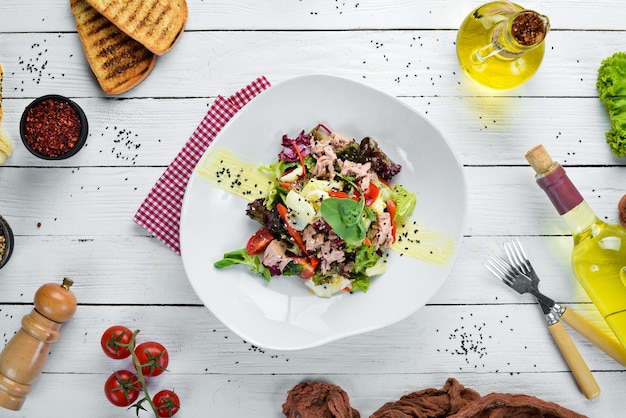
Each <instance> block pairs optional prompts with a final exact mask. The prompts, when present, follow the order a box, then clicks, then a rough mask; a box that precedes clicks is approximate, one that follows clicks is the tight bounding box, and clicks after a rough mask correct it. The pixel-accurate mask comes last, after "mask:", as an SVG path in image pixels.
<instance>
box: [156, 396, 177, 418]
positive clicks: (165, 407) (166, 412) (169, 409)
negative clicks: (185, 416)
mask: <svg viewBox="0 0 626 418" xmlns="http://www.w3.org/2000/svg"><path fill="white" fill-rule="evenodd" d="M152 402H153V403H154V406H156V408H157V413H158V414H159V418H166V417H172V416H174V415H175V414H176V413H177V412H178V410H179V409H180V399H179V397H178V395H177V394H176V393H174V392H173V391H171V390H162V391H160V392H157V394H156V395H154V397H153V398H152Z"/></svg>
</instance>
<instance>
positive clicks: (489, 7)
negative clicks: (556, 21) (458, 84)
mask: <svg viewBox="0 0 626 418" xmlns="http://www.w3.org/2000/svg"><path fill="white" fill-rule="evenodd" d="M549 28H550V23H549V20H548V18H547V17H546V16H544V15H541V14H539V13H537V12H535V11H532V10H527V9H524V8H523V7H521V6H519V5H517V4H515V3H511V2H508V1H495V2H491V3H487V4H484V5H482V6H480V7H478V8H476V9H474V11H472V12H471V13H470V14H469V15H468V16H467V17H466V18H465V20H464V21H463V23H462V24H461V27H460V28H459V31H458V34H457V39H456V49H457V56H458V59H459V63H460V64H461V68H463V71H464V72H465V73H466V74H467V75H468V76H469V77H470V78H472V79H474V80H475V81H477V82H478V83H480V84H482V85H483V86H486V87H490V88H493V89H510V88H514V87H517V86H519V85H521V84H523V83H525V82H526V81H528V79H530V78H531V77H532V76H533V75H534V74H535V72H536V71H537V69H538V68H539V66H540V65H541V61H542V60H543V55H544V50H545V44H544V42H543V41H544V39H545V37H546V35H547V33H548V31H549Z"/></svg>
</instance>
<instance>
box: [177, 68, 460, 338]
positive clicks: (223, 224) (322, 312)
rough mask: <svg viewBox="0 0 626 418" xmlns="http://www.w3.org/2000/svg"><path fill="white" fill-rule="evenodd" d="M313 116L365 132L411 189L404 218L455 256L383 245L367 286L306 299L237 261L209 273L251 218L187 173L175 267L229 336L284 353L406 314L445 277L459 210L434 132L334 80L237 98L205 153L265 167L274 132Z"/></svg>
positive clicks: (398, 106) (299, 286)
mask: <svg viewBox="0 0 626 418" xmlns="http://www.w3.org/2000/svg"><path fill="white" fill-rule="evenodd" d="M318 123H324V124H325V125H326V126H328V127H330V128H331V129H333V130H335V131H337V132H339V133H341V134H342V135H344V136H346V137H353V138H355V139H357V140H359V141H360V140H361V138H363V137H365V136H371V137H373V138H375V139H376V140H377V141H378V143H379V144H380V146H381V148H382V149H383V151H385V153H387V154H388V155H389V156H390V157H391V158H392V160H394V161H395V162H397V163H399V164H401V165H402V171H401V173H400V174H399V175H398V176H396V177H395V178H394V182H397V183H400V184H402V185H404V186H405V187H406V189H408V190H410V191H412V192H414V193H415V194H416V195H417V206H416V208H415V212H414V214H413V216H412V219H413V220H416V221H418V222H419V223H420V224H422V225H424V226H425V227H427V228H428V229H429V230H433V231H437V232H441V233H443V234H446V235H447V236H449V237H450V238H451V239H452V240H453V241H454V243H455V248H456V249H455V254H454V256H453V257H452V259H451V260H450V262H449V263H447V264H446V265H443V266H439V265H433V264H429V263H426V262H424V261H421V260H417V259H413V258H409V257H400V256H399V255H398V254H396V253H394V252H391V255H390V258H389V262H388V270H387V272H386V273H385V274H384V275H382V276H380V277H378V278H376V279H374V280H373V282H372V284H371V286H370V288H369V290H368V292H367V293H362V292H359V293H354V294H348V293H343V294H337V295H335V296H333V297H332V298H328V299H325V298H320V297H317V296H314V295H312V294H311V293H310V292H309V291H308V289H307V288H306V287H305V286H304V284H303V283H301V281H300V279H298V278H297V277H293V276H292V277H275V278H272V280H271V282H270V283H267V282H266V281H265V280H264V279H263V278H261V277H260V276H256V275H253V274H251V273H249V272H248V271H247V268H245V267H242V266H236V267H229V268H226V269H222V270H218V269H216V268H214V267H213V263H214V262H215V261H217V260H220V259H221V258H222V256H223V254H224V253H225V252H227V251H231V250H235V249H239V248H243V247H244V246H245V243H246V241H247V240H248V238H249V237H250V236H251V235H252V234H253V233H254V232H255V231H256V230H257V229H258V224H257V223H256V222H254V221H252V220H250V219H248V217H247V216H246V215H245V209H246V204H247V202H246V201H244V200H243V199H240V198H238V197H236V196H234V195H231V194H229V193H227V192H224V191H222V190H219V189H217V188H214V187H213V186H211V184H210V183H209V182H208V181H206V180H205V179H204V178H202V177H201V176H200V175H199V174H198V173H197V172H194V173H193V174H192V176H191V179H190V181H189V184H188V186H187V190H186V193H185V198H184V202H183V208H182V214H181V225H180V244H181V254H182V259H183V264H184V268H185V271H186V273H187V276H188V278H189V281H190V283H191V285H192V286H193V288H194V290H195V291H196V293H197V294H198V296H199V297H200V299H201V300H202V302H203V303H204V304H205V305H206V306H207V308H208V309H209V310H210V311H211V312H212V313H213V314H214V315H215V316H216V317H217V318H218V319H219V320H220V321H221V322H222V323H224V324H225V325H226V326H227V327H228V328H230V329H231V330H232V331H233V332H234V333H235V334H237V335H239V336H240V337H241V338H243V339H244V340H245V341H247V342H249V343H251V344H254V345H256V346H259V347H263V348H267V349H275V350H295V349H304V348H310V347H315V346H319V345H321V344H324V343H328V342H330V341H334V340H338V339H340V338H344V337H347V336H351V335H356V334H359V333H363V332H367V331H371V330H375V329H379V328H382V327H385V326H388V325H391V324H393V323H395V322H398V321H400V320H402V319H404V318H406V317H408V316H409V315H411V314H413V313H414V312H415V311H416V310H418V309H419V308H420V307H421V306H423V305H424V304H426V302H428V300H429V299H430V298H431V297H432V296H433V295H434V294H435V293H436V292H437V290H438V289H439V288H440V287H441V286H442V284H443V283H444V281H445V280H446V278H447V276H448V274H449V272H450V270H451V269H452V264H453V262H454V260H455V259H456V252H457V251H458V247H459V245H460V241H461V238H462V234H463V229H464V225H465V218H466V206H467V197H466V186H465V179H464V177H463V172H462V168H461V166H460V164H459V162H458V160H457V158H456V157H455V155H454V153H453V151H452V150H451V149H450V147H449V145H448V143H447V142H446V140H445V139H444V138H443V136H442V135H441V133H440V132H439V131H438V130H437V129H436V128H435V127H434V126H433V125H431V124H430V123H429V122H428V121H427V120H426V119H425V118H424V117H423V116H422V115H420V114H419V113H417V112H416V111H415V110H413V109H411V108H410V107H408V106H407V105H405V104H403V103H402V102H400V101H399V100H397V99H396V98H394V97H392V96H389V95H387V94H385V93H382V92H380V91H378V90H375V89H373V88H371V87H368V86H366V85H363V84H360V83H357V82H354V81H349V80H346V79H343V78H338V77H333V76H324V75H309V76H302V77H298V78H294V79H291V80H289V81H285V82H283V83H280V84H277V85H275V86H272V87H270V88H269V89H268V90H266V91H265V92H263V93H261V94H260V95H259V96H258V97H256V98H255V99H254V100H252V101H251V102H250V103H248V104H247V105H246V106H245V107H244V108H243V109H242V110H241V111H239V112H238V113H237V115H236V116H235V117H234V118H233V119H232V120H231V121H230V122H229V124H228V125H227V126H225V127H224V129H223V130H222V131H221V132H220V133H219V135H218V137H217V138H216V139H215V141H214V142H213V144H212V145H211V146H210V147H209V149H213V148H216V147H224V148H228V149H229V150H231V151H233V152H234V153H235V154H236V155H239V156H241V157H244V158H246V159H252V160H254V161H259V163H262V164H268V163H270V162H272V161H274V160H275V159H276V158H277V154H278V152H279V151H280V139H281V138H282V135H283V134H289V135H290V136H291V137H294V136H295V135H297V134H298V133H299V132H300V131H301V130H302V129H304V130H309V129H312V128H313V127H314V126H315V125H317V124H318Z"/></svg>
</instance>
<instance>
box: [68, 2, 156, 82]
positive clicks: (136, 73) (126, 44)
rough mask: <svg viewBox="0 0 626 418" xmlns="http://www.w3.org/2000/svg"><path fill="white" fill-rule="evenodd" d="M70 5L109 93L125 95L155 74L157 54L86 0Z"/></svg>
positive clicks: (90, 59)
mask: <svg viewBox="0 0 626 418" xmlns="http://www.w3.org/2000/svg"><path fill="white" fill-rule="evenodd" d="M70 3H71V6H72V13H73V14H74V17H75V20H76V24H77V29H78V34H79V36H80V38H81V42H82V43H83V48H84V50H85V53H86V57H87V60H88V62H89V65H90V66H91V67H92V70H93V72H94V75H96V78H97V79H98V82H99V83H100V85H101V87H102V88H103V90H104V91H105V92H107V93H110V94H119V93H123V92H125V91H127V90H129V89H131V88H133V87H134V86H136V85H137V84H139V83H140V82H141V81H142V80H143V79H144V78H145V77H146V76H147V75H148V74H149V73H150V72H151V71H152V69H153V67H154V63H155V59H156V55H155V54H154V53H152V52H151V51H150V50H148V49H147V48H146V47H145V46H144V45H142V44H141V43H140V42H138V41H136V40H134V39H133V38H131V37H130V36H128V35H127V34H126V33H124V32H123V31H122V30H120V29H119V28H118V27H117V26H115V25H114V24H113V23H112V22H111V21H110V20H109V19H107V17H106V16H104V15H102V14H100V13H99V12H98V11H97V10H96V9H95V8H93V7H91V6H90V5H89V4H88V3H87V2H86V1H85V0H71V2H70Z"/></svg>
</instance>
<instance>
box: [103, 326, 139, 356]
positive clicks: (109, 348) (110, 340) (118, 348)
mask: <svg viewBox="0 0 626 418" xmlns="http://www.w3.org/2000/svg"><path fill="white" fill-rule="evenodd" d="M132 335H133V332H132V331H131V330H130V329H128V328H126V327H125V326H122V325H114V326H112V327H110V328H108V329H107V330H106V331H104V333H103V334H102V338H101V339H100V346H101V347H102V351H104V354H106V355H107V356H108V357H110V358H112V359H116V360H120V359H123V358H126V357H128V356H130V347H129V346H128V344H130V339H131V337H132ZM124 345H126V347H124Z"/></svg>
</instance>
